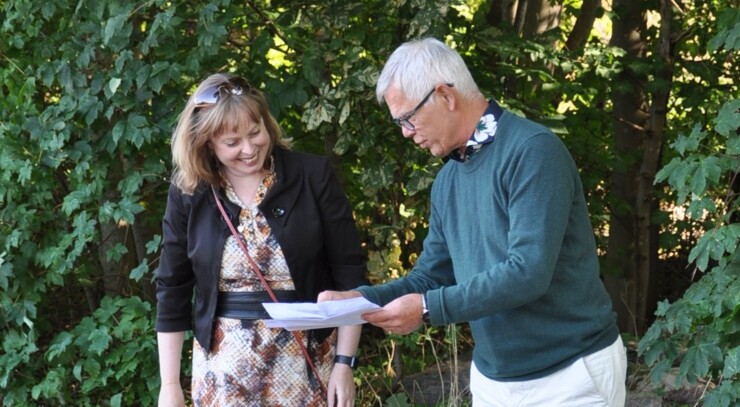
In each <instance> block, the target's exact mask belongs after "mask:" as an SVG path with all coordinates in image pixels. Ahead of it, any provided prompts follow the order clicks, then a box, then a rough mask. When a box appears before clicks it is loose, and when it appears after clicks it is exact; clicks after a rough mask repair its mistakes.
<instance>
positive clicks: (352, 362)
mask: <svg viewBox="0 0 740 407" xmlns="http://www.w3.org/2000/svg"><path fill="white" fill-rule="evenodd" d="M334 363H342V364H345V365H349V367H351V368H352V369H355V368H357V366H358V365H359V364H360V362H359V361H358V360H357V358H356V357H354V356H344V355H336V356H334Z"/></svg>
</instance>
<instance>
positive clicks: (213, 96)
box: [193, 76, 252, 107]
mask: <svg viewBox="0 0 740 407" xmlns="http://www.w3.org/2000/svg"><path fill="white" fill-rule="evenodd" d="M251 90H252V86H251V85H250V84H249V82H247V81H246V80H245V79H244V78H241V77H238V76H236V77H233V78H231V79H229V80H227V81H226V82H224V83H221V84H219V85H214V86H210V87H208V88H206V89H203V90H202V91H200V92H198V93H196V94H195V96H194V97H193V102H194V103H195V107H204V106H209V105H215V104H216V102H218V100H219V99H220V98H221V94H222V93H226V95H227V96H228V95H236V96H239V95H242V94H244V92H250V91H251Z"/></svg>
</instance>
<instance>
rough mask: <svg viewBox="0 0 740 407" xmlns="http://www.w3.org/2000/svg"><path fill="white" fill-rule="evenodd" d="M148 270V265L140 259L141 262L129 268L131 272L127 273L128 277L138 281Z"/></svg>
mask: <svg viewBox="0 0 740 407" xmlns="http://www.w3.org/2000/svg"><path fill="white" fill-rule="evenodd" d="M148 271H149V265H148V264H147V262H146V261H142V262H141V264H139V265H138V266H136V268H135V269H133V270H131V273H129V275H128V278H130V279H132V280H134V281H139V280H141V278H142V277H144V275H145V274H146V273H147V272H148Z"/></svg>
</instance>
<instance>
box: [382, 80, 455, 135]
mask: <svg viewBox="0 0 740 407" xmlns="http://www.w3.org/2000/svg"><path fill="white" fill-rule="evenodd" d="M445 85H447V86H448V87H450V88H451V87H453V86H455V85H454V84H452V83H445ZM436 90H437V87H436V86H435V87H434V89H432V90H430V91H429V93H427V95H426V96H424V99H422V100H421V102H419V104H418V105H416V107H415V108H413V109H411V111H410V112H408V113H406V114H405V115H403V117H399V118H397V119H393V123H396V125H398V126H399V127H402V128H404V129H406V130H408V131H414V130H416V126H414V123H411V118H412V117H414V115H415V114H416V113H417V112H418V111H419V109H421V108H422V106H424V104H426V103H427V101H428V100H429V97H430V96H432V94H433V93H434V91H436Z"/></svg>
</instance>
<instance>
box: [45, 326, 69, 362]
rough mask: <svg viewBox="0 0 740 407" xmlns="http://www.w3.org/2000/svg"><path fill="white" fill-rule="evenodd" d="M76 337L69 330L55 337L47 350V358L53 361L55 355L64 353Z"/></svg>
mask: <svg viewBox="0 0 740 407" xmlns="http://www.w3.org/2000/svg"><path fill="white" fill-rule="evenodd" d="M73 339H74V337H73V336H72V334H71V333H69V332H62V333H60V334H59V335H57V336H56V338H54V340H53V341H52V343H51V345H49V349H48V350H47V351H46V360H48V361H50V362H51V361H53V360H54V358H55V357H57V356H59V355H60V354H62V353H64V352H65V351H66V350H67V348H68V347H69V345H71V344H72V341H73Z"/></svg>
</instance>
